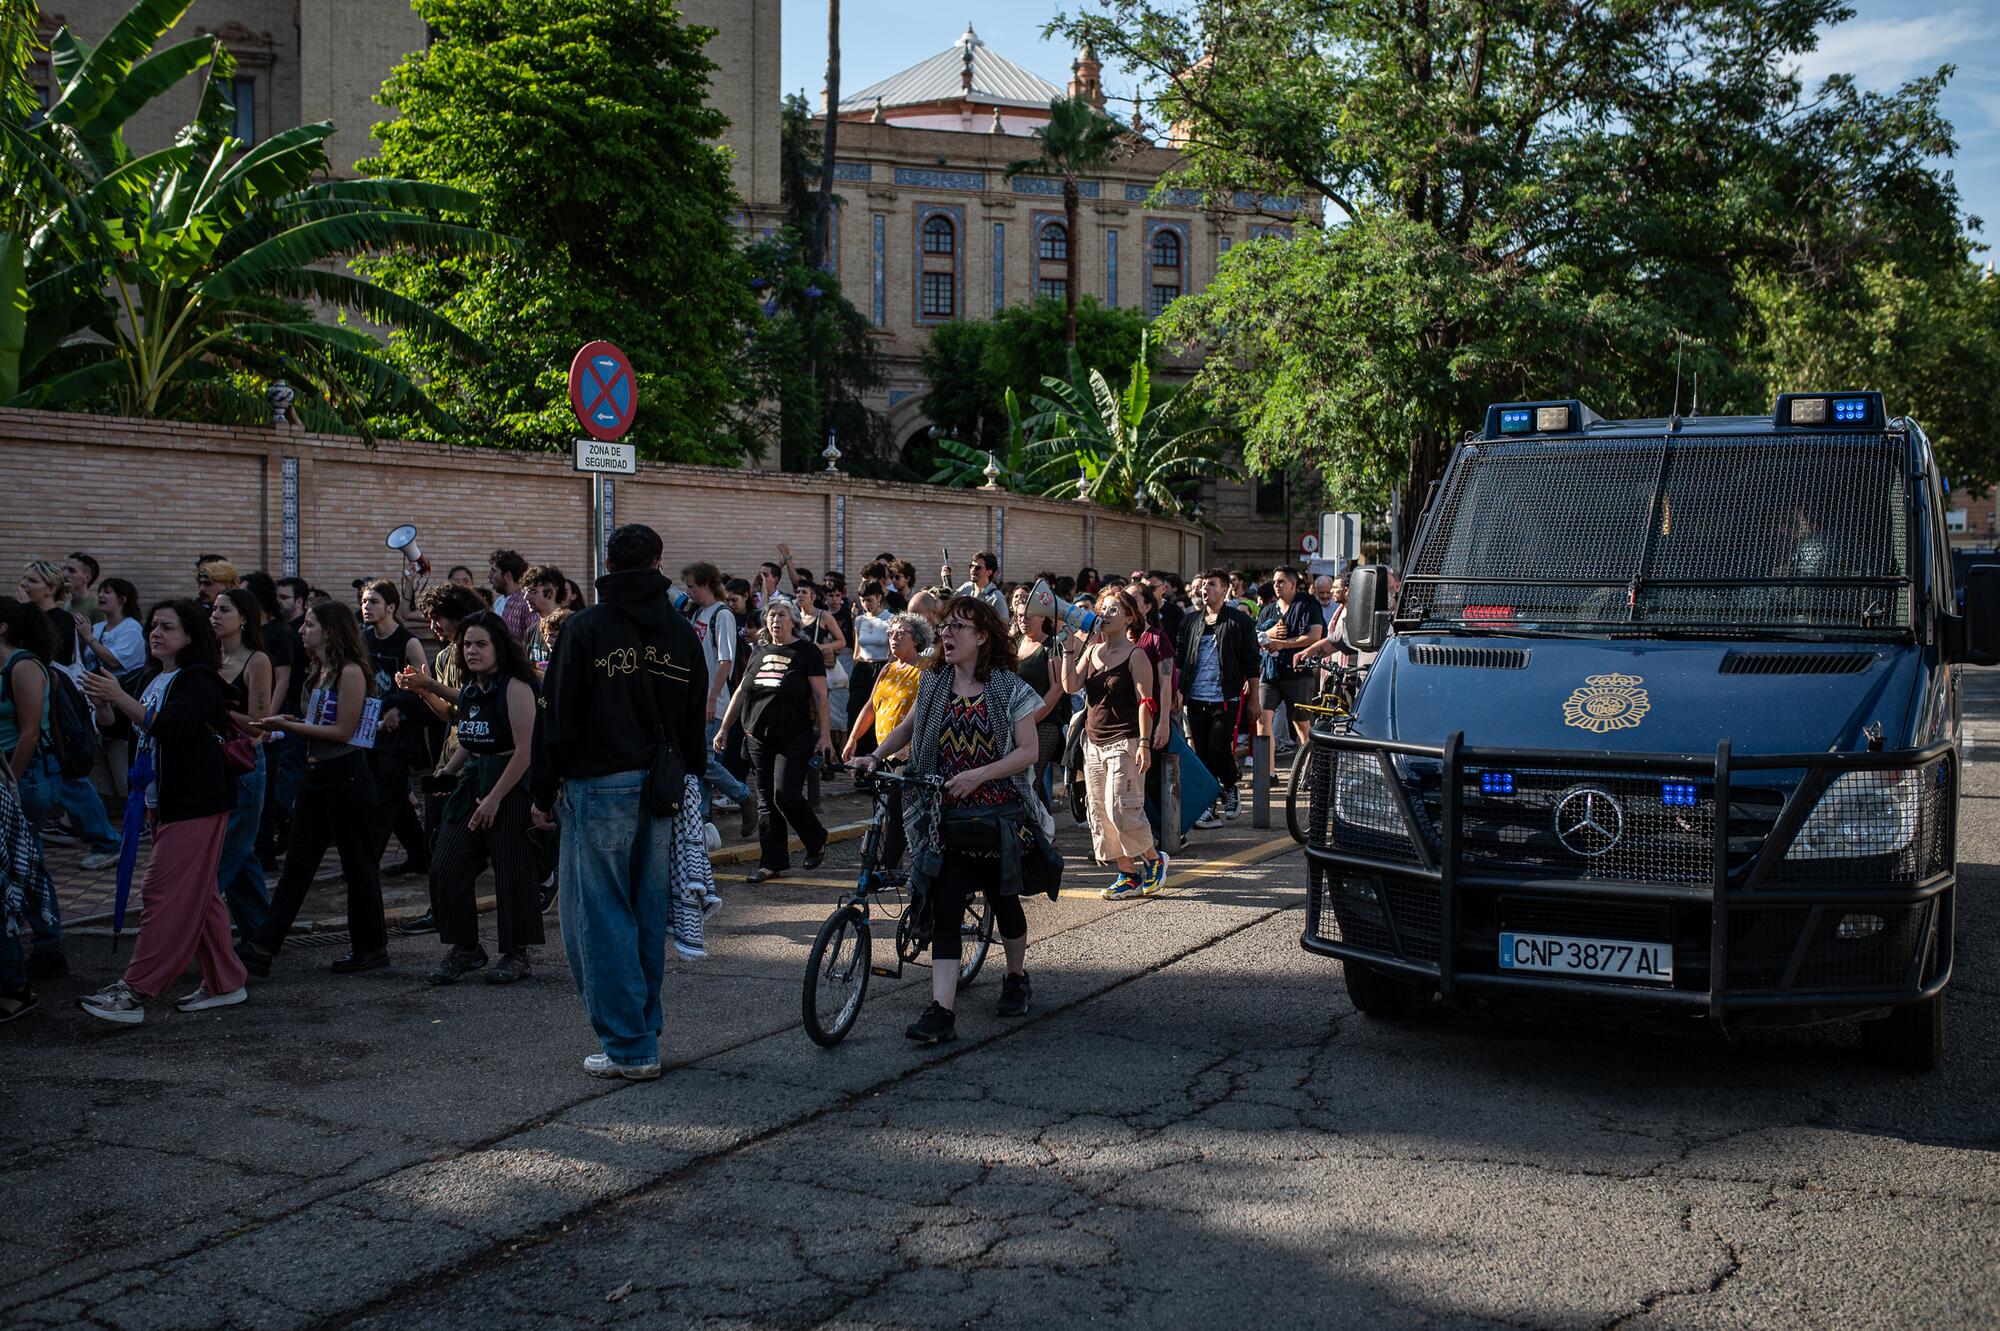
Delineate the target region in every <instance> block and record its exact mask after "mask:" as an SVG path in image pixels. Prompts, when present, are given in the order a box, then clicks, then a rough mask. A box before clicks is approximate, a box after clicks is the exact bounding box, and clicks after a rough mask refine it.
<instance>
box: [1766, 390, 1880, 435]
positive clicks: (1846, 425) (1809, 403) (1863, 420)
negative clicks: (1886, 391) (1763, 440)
mask: <svg viewBox="0 0 2000 1331" xmlns="http://www.w3.org/2000/svg"><path fill="white" fill-rule="evenodd" d="M1771 424H1772V425H1774V426H1776V427H1778V428H1779V429H1784V428H1787V427H1789V428H1791V429H1804V430H1885V429H1887V428H1888V426H1889V414H1888V411H1887V409H1886V408H1884V406H1883V404H1882V395H1881V394H1880V393H1783V394H1780V395H1779V397H1778V405H1777V406H1776V407H1775V408H1774V409H1773V410H1772V412H1771Z"/></svg>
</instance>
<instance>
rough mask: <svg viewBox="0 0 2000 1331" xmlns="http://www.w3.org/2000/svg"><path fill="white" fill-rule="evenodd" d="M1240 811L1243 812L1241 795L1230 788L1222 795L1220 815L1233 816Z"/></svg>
mask: <svg viewBox="0 0 2000 1331" xmlns="http://www.w3.org/2000/svg"><path fill="white" fill-rule="evenodd" d="M1241 812H1243V797H1242V796H1241V795H1238V794H1237V793H1236V792H1235V791H1233V790H1232V791H1230V792H1229V793H1228V794H1227V795H1224V796H1223V797H1222V816H1223V817H1224V818H1234V817H1235V816H1236V815H1237V814H1239V813H1241Z"/></svg>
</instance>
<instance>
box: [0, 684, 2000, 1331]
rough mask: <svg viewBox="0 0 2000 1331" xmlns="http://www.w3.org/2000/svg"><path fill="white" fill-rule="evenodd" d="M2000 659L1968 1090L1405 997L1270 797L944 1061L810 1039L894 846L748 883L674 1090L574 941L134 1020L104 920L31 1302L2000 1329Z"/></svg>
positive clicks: (1978, 845)
mask: <svg viewBox="0 0 2000 1331" xmlns="http://www.w3.org/2000/svg"><path fill="white" fill-rule="evenodd" d="M1968 682H1969V684H1970V686H1971V693H1972V695H1973V697H1972V702H1971V703H1970V704H1969V706H1968V720H1969V722H1970V723H1971V726H1972V729H1973V732H1974V733H1975V734H1976V735H1979V736H1980V737H1981V739H1982V742H1981V743H1980V745H1979V746H1978V747H1977V748H1976V749H1975V752H1974V754H1973V760H1972V762H1971V763H1970V765H1969V766H1968V768H1967V773H1966V780H1965V795H1966V798H1965V800H1964V803H1963V805H1962V809H1961V826H1960V858H1961V869H1962V876H1963V890H1962V891H1961V894H1960V898H1959V907H1958V909H1959V924H1960V932H1959V936H1960V954H1959V959H1958V971H1957V976H1956V979H1955V980H1954V983H1953V986H1952V989H1951V990H1950V1005H1951V1020H1950V1025H1951V1036H1950V1040H1951V1049H1950V1051H1949V1053H1948V1056H1947V1063H1946V1066H1945V1067H1944V1068H1943V1069H1942V1070H1941V1071H1939V1072H1937V1073H1934V1074H1931V1075H1928V1076H1922V1077H1910V1076H1907V1075H1903V1074H1896V1073H1890V1072H1885V1071H1881V1070H1878V1069H1875V1068H1872V1067H1870V1066H1868V1065H1867V1064H1865V1063H1863V1062H1861V1061H1860V1059H1859V1057H1858V1053H1857V1050H1856V1047H1855V1046H1856V1038H1855V1035H1854V1033H1853V1031H1852V1030H1851V1029H1848V1028H1840V1027H1833V1028H1820V1029H1814V1030H1808V1031H1794V1032H1775V1033H1768V1034H1757V1035H1752V1036H1750V1037H1747V1038H1745V1039H1743V1040H1741V1041H1740V1042H1738V1043H1735V1044H1732V1045H1721V1044H1717V1043H1712V1042H1707V1041H1698V1040H1692V1039H1678V1038H1671V1037H1664V1036H1653V1035H1634V1034H1630V1033H1607V1032H1601V1031H1591V1030H1576V1029H1561V1028H1549V1027H1539V1026H1527V1025H1515V1024H1507V1023H1501V1022H1496V1021H1492V1020H1487V1019H1480V1018H1473V1017H1465V1016H1458V1015H1454V1014H1449V1013H1445V1012H1437V1013H1435V1014H1433V1015H1432V1016H1430V1017H1428V1018H1426V1019H1423V1020H1421V1021H1418V1022H1415V1023H1412V1024H1408V1025H1401V1026H1392V1025H1384V1024H1381V1023H1377V1022H1374V1021H1371V1020H1369V1019H1366V1018H1363V1017H1361V1016H1359V1015H1358V1014H1357V1013H1355V1012H1354V1010H1353V1007H1352V1005H1351V1004H1350V1003H1349V1002H1348V1000H1347V997H1346V994H1345V991H1344V989H1343V988H1342V986H1341V983H1340V976H1339V970H1338V967H1337V965H1336V964H1335V963H1333V962H1330V961H1326V960H1322V959H1318V958H1314V957H1311V956H1308V955H1307V954H1305V953H1303V952H1302V951H1301V950H1300V948H1299V945H1298V936H1299V932H1300V930H1301V928H1302V927H1303V918H1304V909H1303V898H1304V885H1305V872H1304V868H1303V865H1302V863H1301V861H1300V858H1299V856H1298V855H1297V854H1296V853H1294V852H1291V851H1289V850H1286V849H1284V848H1283V847H1282V846H1280V845H1279V844H1278V842H1279V839H1280V838H1282V836H1283V833H1282V826H1281V825H1280V826H1279V827H1274V828H1272V829H1269V830H1264V831H1258V830H1256V829H1253V828H1251V827H1250V826H1249V825H1248V824H1249V821H1250V820H1249V818H1248V817H1247V816H1246V817H1244V818H1243V819H1241V820H1239V821H1238V822H1235V823H1232V824H1230V825H1229V826H1228V827H1227V829H1225V830H1224V831H1223V832H1221V833H1211V834H1208V835H1207V836H1205V837H1203V839H1202V840H1201V841H1200V842H1198V843H1197V845H1196V846H1195V847H1192V848H1191V853H1190V854H1189V855H1188V856H1186V857H1185V858H1184V860H1183V862H1182V864H1181V865H1180V866H1179V868H1178V869H1177V873H1176V881H1177V885H1176V886H1175V887H1174V888H1173V889H1172V890H1170V892H1169V893H1168V894H1166V895H1164V896H1162V897H1160V898H1157V899H1154V900H1151V901H1144V902H1130V903H1118V904H1116V905H1113V904H1109V903H1105V902H1102V901H1099V900H1097V899H1096V898H1095V896H1094V895H1089V894H1087V893H1086V892H1085V891H1083V890H1076V891H1074V892H1073V894H1072V893H1066V894H1065V896H1064V899H1063V901H1062V902H1061V903H1060V904H1056V905H1051V904H1049V903H1047V902H1046V901H1036V902H1031V903H1030V904H1029V905H1028V914H1029V921H1030V929H1031V939H1032V942H1031V947H1030V951H1029V970H1030V973H1031V974H1032V976H1033V977H1034V981H1035V1007H1034V1010H1033V1011H1032V1012H1031V1013H1030V1015H1029V1016H1028V1017H1027V1018H1026V1019H1023V1020H1017V1021H1002V1020H1000V1019H998V1018H996V1017H995V1016H994V1015H993V1014H992V1004H993V1001H994V999H995V997H996V996H997V993H998V984H997V974H998V965H999V962H998V957H997V951H996V955H995V959H994V961H993V962H992V963H990V966H991V967H992V968H991V969H989V970H988V971H987V972H986V973H985V974H984V975H982V976H981V978H980V980H979V981H978V983H976V984H975V985H974V986H972V987H971V988H970V989H968V990H966V991H965V993H964V995H963V997H962V1000H961V1006H960V1014H961V1015H960V1021H959V1028H960V1033H961V1038H960V1040H959V1042H958V1043H957V1044H955V1045H947V1046H942V1047H940V1048H938V1049H934V1050H928V1051H922V1050H917V1049H913V1048H911V1047H910V1046H909V1045H908V1044H907V1042H906V1041H905V1040H904V1039H903V1037H902V1034H901V1031H902V1027H903V1025H904V1024H905V1023H907V1022H908V1021H909V1020H910V1019H911V1018H912V1017H913V1016H914V1015H915V1013H916V1011H917V1010H918V1009H919V1008H920V1007H921V1006H922V1003H923V1002H924V1001H925V994H926V989H927V981H928V972H926V971H922V970H913V971H911V972H909V973H908V974H906V976H905V977H904V979H903V980H902V981H901V982H900V983H898V982H889V981H883V980H877V981H876V982H875V984H874V986H873V987H871V990H870V994H869V998H868V1002H867V1004H866V1006H865V1007H864V1009H863V1011H862V1013H861V1016H860V1020H859V1022H858V1024H857V1027H856V1030H855V1032H854V1034H853V1035H852V1036H851V1037H850V1038H849V1039H848V1041H847V1042H846V1043H845V1044H844V1045H842V1046H841V1047H839V1048H837V1049H835V1050H831V1051H826V1050H821V1049H818V1048H816V1047H815V1046H813V1045H812V1044H811V1043H809V1042H808V1041H807V1040H806V1038H805V1036H804V1034H803V1033H802V1032H801V1031H800V1029H799V1026H798V994H799V986H800V979H801V974H802V970H803V965H804V958H805V950H806V946H807V944H808V943H809V942H810V940H811V937H812V934H813V931H814V930H815V929H816V928H817V926H818V924H819V921H820V920H821V919H822V918H824V916H825V913H826V911H827V909H828V908H829V906H830V905H831V903H832V901H833V899H834V897H835V896H836V895H837V893H838V888H837V887H836V886H834V884H835V882H836V881H837V880H838V879H840V878H842V877H844V876H845V875H846V874H847V873H848V872H850V871H851V866H852V864H853V859H854V853H855V849H854V847H852V846H847V847H843V848H841V849H840V850H839V851H837V852H836V853H835V855H834V856H833V857H831V858H830V859H829V861H828V864H827V865H826V866H825V867H823V868H822V869H821V870H820V871H819V872H818V873H816V874H814V875H811V876H810V879H811V881H808V882H800V881H797V880H792V881H786V880H779V881H778V882H774V883H770V884H764V885H761V886H757V887H751V886H748V885H745V884H742V883H740V882H731V881H729V880H728V879H725V880H724V884H723V890H724V894H725V896H726V897H727V899H728V905H727V906H726V907H725V909H724V910H723V912H722V913H721V914H720V915H718V916H717V917H716V918H715V919H714V920H713V921H712V922H711V940H710V941H711V953H712V955H711V957H710V959H709V960H707V961H705V962H700V963H681V962H672V963H670V966H669V976H668V986H667V1011H668V1017H667V1043H668V1056H669V1061H670V1067H669V1069H668V1072H667V1075H666V1076H665V1077H664V1078H663V1079H662V1080H660V1081H658V1082H654V1083H649V1084H637V1085H625V1084H606V1083H603V1082H598V1081H592V1080H589V1079H587V1078H585V1077H583V1076H582V1075H581V1073H580V1071H579V1069H578V1061H579V1060H580V1059H581V1057H582V1056H583V1055H584V1054H585V1053H587V1052H589V1051H590V1049H591V1048H592V1047H593V1046H592V1044H591V1042H590V1038H589V1032H588V1027H587V1026H586V1025H585V1023H584V1021H583V1017H582V1013H581V1010H580V1008H579V1006H578V1004H577V1001H576V999H575V996H574V993H573V991H572V989H571V986H570V983H569V980H568V976H567V974H566V973H565V971H564V969H563V965H562V958H561V953H560V949H559V947H555V946H553V945H552V946H551V947H549V948H546V949H543V950H542V951H541V953H540V954H539V962H538V973H537V975H536V977H535V979H534V980H533V981H532V982H530V983H527V984H523V985H519V986H516V987H513V988H510V989H494V988H491V987H488V986H486V985H483V984H479V983H461V984H460V985H458V986H455V987H452V988H449V989H443V990H438V989H432V988H430V987H429V986H427V985H425V984H424V983H423V982H422V979H421V971H422V968H423V967H425V966H427V964H428V963H429V961H430V960H431V958H432V955H433V950H434V948H435V942H434V940H429V939H408V940H399V941H398V942H397V943H396V944H395V945H394V959H395V965H394V967H393V968H392V969H391V970H389V971H385V972H376V973H373V974H370V975H364V976H359V977H353V978H351V979H345V980H341V979H336V978H334V977H331V976H329V975H327V974H326V972H325V965H326V962H327V961H329V960H331V952H329V951H319V950H313V949H298V950H292V951H288V952H287V953H285V954H284V955H283V956H282V957H281V958H280V963H279V966H278V969H277V971H276V973H275V975H274V977H273V979H272V980H270V981H268V982H265V983H262V984H258V985H256V987H255V988H254V989H253V991H252V1002H251V1003H249V1004H248V1005H245V1006H243V1007H238V1008H233V1009H226V1010H223V1011H221V1012H214V1013H205V1014H198V1015H193V1016H184V1015H179V1014H175V1013H173V1012H171V1011H170V1010H167V1011H159V1010H156V1011H155V1012H154V1014H153V1015H152V1016H151V1017H150V1018H149V1020H148V1022H147V1024H146V1025H145V1026H143V1027H140V1028H138V1029H109V1028H105V1027H101V1026H98V1025H96V1024H94V1023H90V1022H89V1021H88V1019H87V1018H85V1017H83V1016H82V1015H81V1014H80V1013H77V1012H76V1011H75V1010H74V1003H73V1000H74V996H75V995H76V994H79V993H82V992H87V991H88V990H89V989H90V988H94V987H95V986H96V985H98V984H101V983H103V982H104V981H105V980H106V979H108V978H109V977H110V976H111V975H112V974H115V969H116V966H115V963H113V961H112V960H111V959H110V958H109V957H108V956H106V955H105V954H104V952H103V950H102V949H103V947H104V944H103V941H102V940H101V939H81V940H77V942H76V943H75V944H74V950H73V959H74V961H75V962H76V964H77V967H78V972H79V973H78V976H77V977H76V978H74V979H72V980H70V981H66V982H58V983H56V984H54V985H52V986H50V988H49V993H50V994H51V995H52V996H53V997H54V998H55V999H56V1000H57V1001H56V1002H54V1003H50V1004H45V1008H44V1011H43V1012H42V1013H41V1014H39V1015H37V1016H35V1017H31V1018H29V1019H27V1020H24V1021H21V1022H17V1023H14V1024H13V1025H11V1026H9V1027H7V1028H6V1030H5V1031H4V1032H0V1051H4V1052H0V1057H4V1059H5V1064H4V1066H5V1068H6V1076H5V1077H4V1080H0V1181H4V1183H3V1186H4V1193H0V1195H4V1197H5V1199H6V1204H5V1205H4V1206H0V1326H4V1327H6V1328H8V1329H9V1331H14V1329H15V1328H19V1329H20V1331H27V1329H28V1328H41V1327H67V1326H87V1327H107V1328H109V1327H116V1328H149V1329H160V1331H164V1329H166V1328H202V1329H204V1331H207V1329H210V1328H237V1327H242V1328H258V1329H259V1331H282V1329H285V1328H319V1327H353V1328H370V1329H374V1328H385V1329H386V1328H405V1327H410V1328H414V1327H437V1326H456V1325H471V1324H477V1325H480V1326H482V1327H491V1328H512V1327H521V1328H529V1327H534V1328H541V1327H551V1326H600V1325H616V1324H643V1325H648V1326H673V1325H683V1324H719V1325H735V1326H752V1325H755V1326H766V1325H768V1326H794V1325H819V1324H833V1325H841V1326H864V1325H886V1326H936V1325H957V1324H971V1323H978V1324H980V1325H982V1326H1016V1325H1018V1326H1047V1325H1053V1324H1061V1323H1064V1322H1079V1321H1083V1322H1093V1323H1098V1324H1107V1325H1138V1324H1154V1325H1168V1326H1195V1325H1213V1324H1218V1323H1219V1324H1226V1325H1257V1326H1260V1327H1275V1326H1290V1325H1299V1326H1307V1325H1310V1326H1314V1327H1328V1326H1371V1327H1372V1326H1381V1325H1394V1326H1401V1325H1419V1324H1420V1325H1425V1326H1440V1327H1492V1326H1532V1327H1544V1326H1549V1327H1595V1328H1613V1327H1631V1328H1639V1327H1708V1326H1714V1327H1741V1326H1760V1327H1762V1326H1771V1327H1794V1326H1796V1327H1822V1326H1829V1325H1836V1324H1838V1325H1851V1326H1922V1327H1931V1326H1954V1325H1959V1326H1992V1325H1995V1324H1996V1323H2000V1275H1996V1272H2000V1261H1997V1260H1996V1257H2000V1252H1996V1249H2000V1227H1996V1225H1995V1224H1994V1221H1995V1219H1996V1214H1995V1212H1996V1206H2000V1156H1996V1154H1995V1147H1996V1145H2000V1094H1996V1092H2000V1058H1996V1057H1995V1055H1996V1044H2000V1039H1996V1034H1995V1025H1994V1017H1995V1015H1996V1013H2000V978H1996V965H1995V962H1996V956H2000V946H1996V943H1995V940H1994V935H1995V930H1996V926H2000V910H1997V909H1996V907H1995V906H1994V904H1993V894H1994V892H1995V889H1996V888H1997V887H2000V869H1996V865H2000V771H1996V767H2000V764H1996V763H1995V762H1994V761H1993V760H1992V758H1991V757H1990V754H1989V750H1988V747H1987V745H1988V744H1990V743H2000V683H1993V684H1989V683H1988V682H1987V679H1986V678H1985V677H1983V676H1977V675H1975V674H1974V673H1973V672H1968ZM1279 822H1280V824H1281V823H1282V817H1281V816H1280V818H1279ZM1064 841H1065V845H1066V848H1067V849H1069V850H1070V851H1071V853H1072V858H1071V868H1070V882H1071V884H1072V885H1073V888H1075V889H1089V888H1094V887H1096V886H1097V885H1098V884H1099V882H1100V880H1101V879H1102V878H1103V877H1104V876H1105V875H1104V874H1103V873H1102V872H1101V871H1098V870H1093V869H1090V868H1089V867H1088V866H1085V865H1082V864H1081V863H1080V862H1079V857H1080V852H1081V850H1082V847H1083V839H1082V838H1081V836H1080V835H1079V830H1078V829H1074V828H1070V829H1066V830H1065V832H1064ZM1286 844H1288V843H1286ZM1217 860H1222V861H1223V862H1221V863H1217V862H1216V861H1217ZM841 866H847V867H845V868H843V867H841ZM489 929H490V926H489ZM883 950H885V948H884V947H883V940H881V939H880V938H879V936H878V956H879V955H880V954H881V952H882V951H883Z"/></svg>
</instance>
